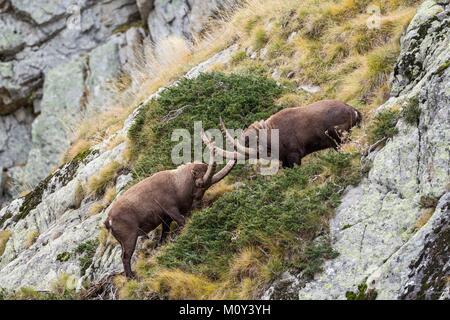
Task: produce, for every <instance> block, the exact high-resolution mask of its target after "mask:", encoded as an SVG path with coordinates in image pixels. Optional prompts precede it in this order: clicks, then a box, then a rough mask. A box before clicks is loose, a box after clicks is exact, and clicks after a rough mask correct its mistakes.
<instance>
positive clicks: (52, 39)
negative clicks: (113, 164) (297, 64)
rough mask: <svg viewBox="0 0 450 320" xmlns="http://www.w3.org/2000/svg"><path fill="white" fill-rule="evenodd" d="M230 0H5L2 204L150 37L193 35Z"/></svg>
mask: <svg viewBox="0 0 450 320" xmlns="http://www.w3.org/2000/svg"><path fill="white" fill-rule="evenodd" d="M227 3H228V1H225V0H221V1H213V2H210V1H207V2H205V1H194V0H190V1H174V2H172V1H171V2H167V1H153V0H141V1H137V2H136V1H134V0H102V1H91V0H83V1H75V0H67V1H62V2H61V1H49V0H40V1H34V2H33V4H32V5H29V3H28V2H27V1H21V0H2V1H0V29H1V30H2V33H1V34H0V168H2V169H0V171H2V170H7V171H8V172H7V173H4V174H3V177H2V179H3V183H0V186H2V188H1V189H0V205H1V202H2V198H3V199H7V198H10V197H11V196H17V195H18V192H19V191H21V190H24V189H29V188H30V187H33V186H35V185H36V184H37V183H38V182H39V181H40V180H41V179H43V178H45V177H46V176H47V174H48V173H49V172H50V170H51V169H52V168H53V167H54V166H55V165H57V164H58V162H59V158H60V155H61V153H62V152H63V151H64V150H66V149H67V146H68V145H69V143H70V133H71V132H70V129H71V127H73V126H74V123H76V122H77V121H79V120H80V117H81V114H86V113H87V114H89V112H92V111H94V112H95V111H96V110H99V109H102V108H103V109H104V108H105V102H106V101H107V100H108V90H107V82H108V80H110V79H112V78H114V77H116V76H117V75H119V74H121V73H127V72H129V70H130V66H131V65H132V64H133V63H134V61H135V58H136V56H139V55H142V52H140V50H141V49H142V42H143V40H144V39H148V40H155V41H159V40H161V39H163V38H164V37H167V36H168V35H172V34H174V35H182V36H184V37H186V38H187V39H192V34H193V33H194V32H199V31H201V30H202V28H203V26H204V23H205V22H206V21H207V20H208V18H209V17H211V16H212V15H213V14H214V13H215V12H216V11H217V10H218V9H219V8H222V7H223V6H226V4H227ZM139 25H140V26H139ZM147 26H148V27H147ZM61 102H63V103H61ZM28 159H29V160H30V161H28ZM5 172H6V171H5ZM6 180H8V183H6ZM15 186H17V187H18V188H16V187H15Z"/></svg>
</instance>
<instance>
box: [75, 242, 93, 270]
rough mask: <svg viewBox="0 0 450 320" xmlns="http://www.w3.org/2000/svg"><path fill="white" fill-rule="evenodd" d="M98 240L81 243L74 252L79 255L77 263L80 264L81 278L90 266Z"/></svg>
mask: <svg viewBox="0 0 450 320" xmlns="http://www.w3.org/2000/svg"><path fill="white" fill-rule="evenodd" d="M98 244H99V243H98V240H97V239H95V240H88V241H86V242H83V243H81V244H80V245H79V246H78V247H77V248H76V249H75V251H74V253H75V254H77V255H79V258H78V261H79V264H80V269H81V270H80V275H81V276H83V275H84V274H85V273H86V270H87V269H88V268H89V266H90V265H91V264H92V259H93V258H94V255H95V251H96V250H97V247H98Z"/></svg>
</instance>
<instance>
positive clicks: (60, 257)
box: [56, 251, 72, 262]
mask: <svg viewBox="0 0 450 320" xmlns="http://www.w3.org/2000/svg"><path fill="white" fill-rule="evenodd" d="M71 257H72V254H71V253H70V252H67V251H65V252H62V253H59V254H58V255H57V256H56V261H59V262H66V261H69V259H70V258H71Z"/></svg>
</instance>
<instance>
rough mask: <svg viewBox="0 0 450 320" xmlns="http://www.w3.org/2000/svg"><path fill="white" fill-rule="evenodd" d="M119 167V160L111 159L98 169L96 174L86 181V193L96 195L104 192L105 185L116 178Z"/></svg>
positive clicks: (120, 166)
mask: <svg viewBox="0 0 450 320" xmlns="http://www.w3.org/2000/svg"><path fill="white" fill-rule="evenodd" d="M121 168H123V166H122V165H121V164H120V163H119V162H117V161H112V162H110V163H109V164H107V165H106V166H104V167H103V168H102V169H100V171H99V173H98V174H97V175H95V176H93V177H91V178H90V179H89V181H88V183H87V188H88V190H87V191H88V193H90V194H97V195H98V194H101V193H103V192H105V190H106V188H107V186H108V185H109V184H110V183H111V182H113V181H114V180H115V179H116V177H117V173H118V171H119V170H120V169H121Z"/></svg>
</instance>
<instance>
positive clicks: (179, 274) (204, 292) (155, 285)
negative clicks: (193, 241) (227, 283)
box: [150, 270, 217, 300]
mask: <svg viewBox="0 0 450 320" xmlns="http://www.w3.org/2000/svg"><path fill="white" fill-rule="evenodd" d="M150 287H151V289H153V290H154V291H155V292H158V293H160V294H162V295H163V296H164V297H167V298H169V299H175V300H179V299H193V300H202V299H207V298H208V297H211V296H212V295H213V294H214V292H215V291H216V290H217V286H216V285H215V284H214V283H212V282H210V281H209V280H208V279H206V278H204V277H202V276H196V275H193V274H188V273H185V272H183V271H181V270H162V271H160V272H158V273H157V274H156V276H155V278H154V279H152V281H151V284H150Z"/></svg>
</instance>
